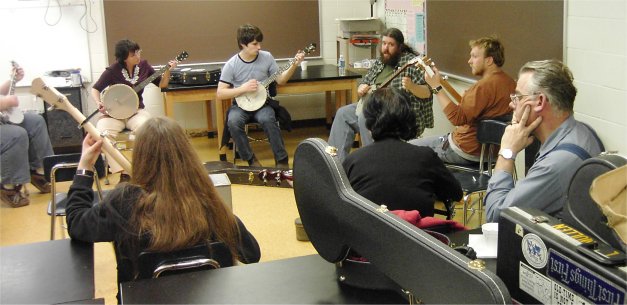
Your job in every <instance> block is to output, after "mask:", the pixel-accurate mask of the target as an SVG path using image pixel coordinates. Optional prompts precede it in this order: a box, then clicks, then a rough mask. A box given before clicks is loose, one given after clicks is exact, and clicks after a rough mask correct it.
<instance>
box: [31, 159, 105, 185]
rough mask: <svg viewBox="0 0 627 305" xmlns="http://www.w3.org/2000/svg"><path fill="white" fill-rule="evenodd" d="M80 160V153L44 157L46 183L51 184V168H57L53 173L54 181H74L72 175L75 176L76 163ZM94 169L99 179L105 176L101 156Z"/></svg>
mask: <svg viewBox="0 0 627 305" xmlns="http://www.w3.org/2000/svg"><path fill="white" fill-rule="evenodd" d="M80 159H81V154H80V153H74V154H63V155H50V156H46V157H44V159H43V166H44V177H45V178H46V180H47V181H48V182H51V175H50V174H51V173H52V172H53V170H52V168H53V167H55V166H57V169H56V170H55V171H54V174H55V177H54V179H55V181H56V182H63V181H72V179H74V174H76V167H77V166H78V161H80ZM59 165H63V166H59ZM95 168H96V172H97V173H98V177H99V178H102V177H104V176H105V166H104V160H103V158H102V156H99V157H98V160H96V164H95Z"/></svg>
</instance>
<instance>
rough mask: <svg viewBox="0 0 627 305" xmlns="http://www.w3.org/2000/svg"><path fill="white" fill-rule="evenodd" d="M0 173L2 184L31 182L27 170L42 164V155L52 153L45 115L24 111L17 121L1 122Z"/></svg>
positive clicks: (39, 166)
mask: <svg viewBox="0 0 627 305" xmlns="http://www.w3.org/2000/svg"><path fill="white" fill-rule="evenodd" d="M0 152H1V155H2V156H1V157H0V176H2V181H1V182H2V184H25V183H28V182H30V170H36V169H38V168H42V167H43V158H44V157H45V156H49V155H52V154H54V152H53V151H52V144H51V143H50V137H48V128H47V126H46V121H45V120H44V118H43V117H42V116H41V115H39V114H36V113H32V112H26V113H24V121H23V122H22V123H20V124H17V125H13V124H4V125H0Z"/></svg>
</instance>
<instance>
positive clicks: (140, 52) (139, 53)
mask: <svg viewBox="0 0 627 305" xmlns="http://www.w3.org/2000/svg"><path fill="white" fill-rule="evenodd" d="M141 54H142V50H137V51H135V52H133V55H132V56H140V55H141Z"/></svg>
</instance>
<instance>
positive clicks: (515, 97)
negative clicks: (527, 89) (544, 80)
mask: <svg viewBox="0 0 627 305" xmlns="http://www.w3.org/2000/svg"><path fill="white" fill-rule="evenodd" d="M540 93H541V92H533V93H530V94H516V93H512V94H510V95H509V98H510V99H511V100H512V104H514V106H516V104H518V102H520V100H521V99H522V98H523V97H525V96H534V95H538V94H540Z"/></svg>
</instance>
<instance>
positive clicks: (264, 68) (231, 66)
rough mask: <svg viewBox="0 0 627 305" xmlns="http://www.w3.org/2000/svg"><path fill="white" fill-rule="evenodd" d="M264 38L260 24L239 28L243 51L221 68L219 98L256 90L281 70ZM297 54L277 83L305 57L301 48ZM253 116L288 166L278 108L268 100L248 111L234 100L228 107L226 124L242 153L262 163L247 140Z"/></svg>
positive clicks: (252, 161)
mask: <svg viewBox="0 0 627 305" xmlns="http://www.w3.org/2000/svg"><path fill="white" fill-rule="evenodd" d="M262 41H263V33H262V32H261V30H260V29H259V28H258V27H257V26H254V25H251V24H245V25H242V26H240V27H239V28H238V29H237V46H238V47H239V49H240V51H239V52H238V53H237V54H235V55H233V57H231V58H230V59H229V60H228V61H227V62H226V64H225V65H224V67H223V68H222V72H221V75H220V82H219V83H218V91H217V99H218V100H228V99H234V98H236V97H238V96H241V95H244V94H247V93H251V92H255V91H257V88H258V87H259V86H262V84H261V82H263V81H264V80H266V79H268V78H269V77H270V76H272V75H273V74H275V73H277V72H278V71H279V67H278V65H277V63H276V61H275V60H274V57H273V56H272V54H271V53H270V52H268V51H264V50H261V42H262ZM294 58H295V60H294V62H293V63H292V65H291V66H290V67H289V68H288V69H287V70H285V71H284V72H282V73H281V74H279V75H278V77H277V78H276V83H277V84H278V85H283V84H285V83H287V81H288V80H289V79H290V77H292V74H294V71H296V67H297V66H298V64H299V63H300V62H301V61H303V59H304V58H305V54H304V53H303V52H301V51H299V52H297V53H296V56H295V57H294ZM253 119H254V121H256V122H257V123H259V124H260V125H261V128H263V130H264V132H265V133H266V136H267V137H268V140H269V142H270V146H271V147H272V152H273V153H274V160H275V162H276V166H277V167H289V158H288V154H287V151H286V150H285V143H284V142H283V138H282V137H281V129H280V128H279V126H278V125H277V118H276V114H275V111H274V109H273V108H272V107H271V106H270V105H269V104H268V103H266V104H265V105H263V106H262V107H261V108H259V109H257V110H255V111H246V110H244V109H242V108H240V107H239V106H238V105H237V102H234V103H233V106H231V108H230V109H229V111H228V117H227V127H228V130H229V132H230V134H231V136H232V137H233V141H234V142H235V146H236V147H237V153H239V156H240V157H241V158H242V159H243V160H246V161H248V165H251V166H261V163H259V160H257V158H256V157H255V154H254V153H253V151H252V148H251V147H250V143H248V136H247V135H246V132H245V130H244V128H245V125H246V123H248V122H250V121H251V120H253Z"/></svg>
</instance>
